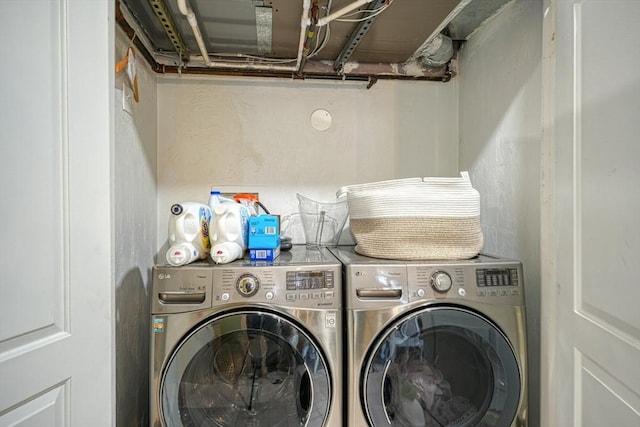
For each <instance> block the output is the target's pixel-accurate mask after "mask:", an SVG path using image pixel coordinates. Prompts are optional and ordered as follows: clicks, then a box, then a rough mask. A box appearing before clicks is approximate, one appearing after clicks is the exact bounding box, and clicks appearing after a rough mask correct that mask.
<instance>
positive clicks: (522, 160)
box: [459, 0, 542, 426]
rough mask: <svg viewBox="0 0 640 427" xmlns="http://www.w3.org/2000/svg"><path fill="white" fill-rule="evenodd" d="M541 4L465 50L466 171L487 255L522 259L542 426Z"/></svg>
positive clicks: (499, 20) (513, 9)
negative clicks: (477, 204)
mask: <svg viewBox="0 0 640 427" xmlns="http://www.w3.org/2000/svg"><path fill="white" fill-rule="evenodd" d="M541 55H542V2H541V1H539V0H515V1H513V2H511V3H509V4H508V5H507V6H506V7H505V8H504V9H503V10H502V11H501V12H500V13H499V14H498V15H496V16H495V17H493V18H492V19H491V20H489V21H488V22H487V23H486V24H485V25H484V26H483V27H482V28H481V29H480V30H478V31H476V33H474V34H473V35H472V37H471V38H470V40H468V41H467V43H466V44H465V45H463V47H462V50H461V52H460V101H459V102H460V113H459V120H460V144H459V151H460V154H459V155H460V169H461V170H465V169H466V170H469V172H470V175H471V180H472V183H473V184H474V186H475V187H476V188H477V189H478V191H479V192H480V195H481V217H482V228H483V233H484V236H485V247H484V251H485V252H488V253H495V254H499V255H502V256H506V257H513V258H516V259H520V260H522V261H523V265H524V272H525V289H526V292H525V294H526V300H527V324H528V325H527V329H528V341H529V399H530V405H529V413H530V425H532V426H538V425H540V422H539V420H540V418H539V410H540V409H539V408H540V399H539V396H540V253H539V252H540V149H541V138H542V126H541V122H542V116H541V114H542V113H541V93H542V88H541Z"/></svg>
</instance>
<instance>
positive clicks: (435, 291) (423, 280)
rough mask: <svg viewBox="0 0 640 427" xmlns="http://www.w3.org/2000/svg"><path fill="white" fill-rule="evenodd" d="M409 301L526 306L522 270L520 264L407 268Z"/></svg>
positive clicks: (444, 265)
mask: <svg viewBox="0 0 640 427" xmlns="http://www.w3.org/2000/svg"><path fill="white" fill-rule="evenodd" d="M407 276H408V284H409V299H410V300H411V301H416V300H421V299H435V300H438V299H452V298H454V299H464V300H468V301H472V300H475V301H481V302H487V303H492V302H495V303H505V304H511V305H523V304H524V292H523V290H522V280H521V277H522V267H521V265H520V264H519V263H518V262H514V263H506V264H503V265H482V264H478V263H471V262H467V263H464V262H460V263H458V264H457V265H456V264H443V265H419V264H409V265H407Z"/></svg>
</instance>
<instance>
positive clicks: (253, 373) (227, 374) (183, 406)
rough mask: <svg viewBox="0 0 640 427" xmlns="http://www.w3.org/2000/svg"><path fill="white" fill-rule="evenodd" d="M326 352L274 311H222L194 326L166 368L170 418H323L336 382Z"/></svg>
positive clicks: (230, 422)
mask: <svg viewBox="0 0 640 427" xmlns="http://www.w3.org/2000/svg"><path fill="white" fill-rule="evenodd" d="M329 378H330V376H329V370H328V365H327V363H326V362H325V359H324V356H323V355H322V352H321V351H320V349H319V348H318V347H317V346H316V345H315V344H314V342H313V341H312V340H311V339H310V338H309V336H307V335H306V334H305V332H304V331H303V330H302V329H301V328H300V327H299V326H297V325H296V324H294V323H293V322H291V321H289V320H287V319H286V318H284V317H282V316H280V315H277V314H275V313H271V312H267V311H243V312H233V313H229V314H225V315H221V316H218V317H215V318H213V319H212V320H209V321H207V322H206V323H204V324H203V325H201V326H200V327H198V328H197V329H196V330H194V331H193V332H192V333H190V334H189V335H188V336H187V337H186V338H185V339H184V340H182V341H181V343H180V344H179V345H178V347H177V349H176V350H175V352H174V353H173V355H172V356H171V358H170V360H169V362H168V364H167V366H166V368H165V370H164V373H163V376H162V382H161V391H160V394H161V412H162V418H163V421H164V423H165V425H167V426H172V427H179V426H184V427H190V426H198V427H201V426H202V427H230V426H255V427H258V426H259V427H265V426H267V427H277V426H292V425H295V426H309V427H315V426H322V425H323V423H324V420H325V418H326V417H327V413H328V411H329V406H330V399H331V392H330V390H331V388H330V385H331V384H330V379H329Z"/></svg>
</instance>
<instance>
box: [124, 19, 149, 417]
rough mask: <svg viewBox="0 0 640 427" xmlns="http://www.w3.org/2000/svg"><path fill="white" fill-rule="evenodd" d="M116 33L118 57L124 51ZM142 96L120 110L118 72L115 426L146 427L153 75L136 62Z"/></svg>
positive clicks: (147, 404)
mask: <svg viewBox="0 0 640 427" xmlns="http://www.w3.org/2000/svg"><path fill="white" fill-rule="evenodd" d="M128 46H129V45H128V43H127V39H126V37H125V36H124V35H123V34H122V33H121V32H120V31H117V32H116V49H115V52H116V56H117V58H116V61H118V60H120V59H121V58H122V57H123V56H124V54H125V53H126V51H127V47H128ZM136 65H137V67H136V69H137V76H138V86H139V90H140V98H139V102H138V103H134V105H133V115H131V114H129V113H128V112H125V111H124V110H123V109H122V96H123V95H122V85H123V84H124V83H125V82H126V78H125V77H124V73H121V74H118V75H117V76H116V90H115V98H116V99H115V102H114V105H115V111H114V112H113V114H114V122H115V148H114V157H115V161H114V162H113V163H114V171H113V177H114V178H113V179H114V189H115V190H114V206H115V211H114V213H113V215H114V229H115V276H114V277H115V280H116V291H115V293H116V319H115V321H116V420H117V424H116V425H117V426H118V427H120V426H122V427H125V426H126V427H129V426H144V425H149V420H148V408H149V291H150V286H151V282H150V281H151V267H152V266H153V263H154V260H155V254H156V250H155V248H156V231H157V212H156V194H157V184H156V170H157V167H156V157H157V155H156V151H157V149H156V147H157V145H156V144H157V126H156V124H157V99H156V98H157V97H156V94H157V88H156V87H157V84H156V77H155V74H153V73H152V72H151V71H150V70H149V69H148V67H147V66H146V63H144V61H142V60H140V59H139V60H138V61H136Z"/></svg>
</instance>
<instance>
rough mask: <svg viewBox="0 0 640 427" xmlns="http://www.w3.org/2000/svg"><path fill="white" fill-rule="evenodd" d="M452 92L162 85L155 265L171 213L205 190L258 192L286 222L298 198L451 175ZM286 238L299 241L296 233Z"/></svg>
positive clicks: (249, 82) (400, 86) (234, 83)
mask: <svg viewBox="0 0 640 427" xmlns="http://www.w3.org/2000/svg"><path fill="white" fill-rule="evenodd" d="M456 85H457V84H456V82H454V81H452V82H449V83H441V82H407V81H378V82H377V83H376V84H375V85H373V87H372V88H371V89H366V83H362V82H358V83H354V82H342V81H339V82H319V81H301V80H274V79H238V78H234V79H233V80H231V79H225V78H211V77H203V78H194V77H186V76H183V77H173V78H162V79H160V80H159V83H158V106H159V107H158V187H159V198H158V215H159V217H158V224H159V231H158V245H159V254H160V256H164V248H163V245H165V243H166V238H167V221H168V218H169V207H170V206H171V204H172V203H175V202H180V201H201V202H204V203H206V201H207V198H208V195H209V191H210V190H211V189H212V188H218V189H221V190H223V191H225V190H231V191H234V190H244V191H257V192H259V193H260V199H261V201H262V202H263V203H264V204H265V205H267V206H268V208H269V209H270V210H271V211H272V212H273V213H278V214H281V215H287V214H290V213H294V212H296V210H297V199H296V193H301V194H303V195H305V196H307V197H310V198H311V199H314V200H319V201H331V200H335V193H336V191H337V190H338V189H339V188H340V187H341V186H344V185H349V184H356V183H363V182H371V181H378V180H384V179H393V178H401V177H409V176H430V175H445V176H446V175H456V174H457V172H458V169H457V138H458V136H457V125H458V123H457V87H456ZM316 109H325V110H327V111H328V112H329V113H330V114H331V117H332V122H331V126H330V127H329V129H327V130H325V131H322V132H321V131H318V130H316V129H315V128H314V127H313V126H312V124H311V120H310V119H311V115H312V113H313V112H314V111H315V110H316ZM292 224H293V222H292ZM289 231H290V233H289V234H292V235H293V237H294V242H296V243H303V242H304V238H303V236H302V234H301V229H295V224H294V225H293V226H292V228H291V229H290V230H289ZM347 234H348V233H347ZM347 234H345V236H346V237H348V235H347ZM345 236H343V238H344V237H345ZM300 239H302V240H300ZM164 247H165V248H166V245H165V246H164Z"/></svg>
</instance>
